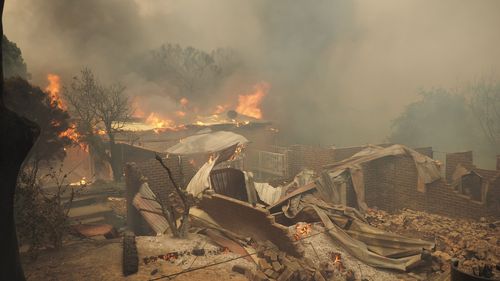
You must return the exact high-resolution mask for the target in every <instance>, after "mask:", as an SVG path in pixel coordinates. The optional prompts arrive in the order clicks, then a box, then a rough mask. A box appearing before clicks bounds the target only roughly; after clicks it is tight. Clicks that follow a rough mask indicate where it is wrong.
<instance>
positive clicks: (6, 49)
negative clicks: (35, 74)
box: [2, 35, 29, 79]
mask: <svg viewBox="0 0 500 281" xmlns="http://www.w3.org/2000/svg"><path fill="white" fill-rule="evenodd" d="M2 51H3V75H4V78H9V77H17V76H19V77H21V78H24V79H28V78H29V74H28V70H27V67H26V63H25V62H24V59H23V56H22V54H21V50H20V49H19V48H18V47H17V45H16V44H15V43H14V42H12V41H9V39H7V37H6V36H5V35H4V36H3V40H2Z"/></svg>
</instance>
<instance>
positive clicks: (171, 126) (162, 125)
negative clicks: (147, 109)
mask: <svg viewBox="0 0 500 281" xmlns="http://www.w3.org/2000/svg"><path fill="white" fill-rule="evenodd" d="M146 124H148V125H151V126H153V131H154V132H155V133H157V134H158V133H160V132H162V131H165V130H174V131H177V130H179V129H181V128H183V127H182V126H176V125H175V122H174V121H173V120H171V119H167V118H162V117H160V116H159V115H158V114H157V113H155V112H152V113H151V114H149V116H148V118H146Z"/></svg>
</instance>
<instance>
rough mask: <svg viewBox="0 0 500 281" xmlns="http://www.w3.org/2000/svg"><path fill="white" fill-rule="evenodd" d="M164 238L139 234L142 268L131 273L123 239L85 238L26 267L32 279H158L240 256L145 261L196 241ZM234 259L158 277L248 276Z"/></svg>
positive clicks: (240, 280)
mask: <svg viewBox="0 0 500 281" xmlns="http://www.w3.org/2000/svg"><path fill="white" fill-rule="evenodd" d="M164 238H165V239H162V240H161V241H160V242H158V241H156V242H155V241H151V239H153V240H157V239H156V237H152V238H148V237H138V238H137V245H138V251H139V272H138V273H137V274H134V275H131V276H128V277H124V276H123V275H122V244H121V239H113V240H101V241H90V240H85V241H79V242H73V243H71V244H69V245H66V246H65V247H64V248H63V249H61V250H58V251H55V250H47V251H45V252H43V253H42V254H41V256H40V257H39V258H38V259H37V260H36V261H34V262H32V261H29V260H27V259H24V270H25V274H26V277H27V280H29V281H35V280H40V281H42V280H43V281H56V280H57V281H79V280H82V281H83V280H86V281H88V280H91V281H92V280H96V281H107V280H109V281H111V280H155V278H160V277H161V276H162V275H168V274H173V273H177V272H180V271H182V270H183V269H186V268H189V267H191V268H194V267H200V266H203V265H205V264H208V263H213V262H217V261H221V260H225V259H231V258H234V257H237V256H236V255H234V254H232V253H224V254H221V255H219V256H217V257H198V258H196V260H195V257H194V256H187V257H185V258H181V259H179V260H178V261H176V262H173V263H171V262H167V261H163V260H160V261H156V262H152V263H149V264H147V265H145V264H144V262H143V258H144V257H147V256H151V255H159V254H162V253H163V254H166V253H167V252H170V251H174V250H177V251H182V250H184V249H188V248H189V249H191V247H192V246H193V244H192V243H193V241H189V242H187V243H183V242H179V241H175V239H172V238H168V237H164ZM194 241H196V242H198V243H199V242H203V241H202V240H200V239H194ZM196 242H194V243H196ZM162 245H166V246H162ZM202 245H203V244H202ZM174 248H175V249H174ZM204 248H207V249H209V248H216V246H214V245H209V244H206V245H205V247H204ZM193 261H194V262H193ZM235 263H236V262H232V263H226V264H222V265H218V266H214V267H210V268H206V269H202V270H198V271H193V272H190V273H186V274H183V275H179V276H177V277H175V278H171V279H168V278H163V279H157V280H177V281H189V280H193V281H198V280H199V281H202V280H208V281H212V280H213V281H220V280H234V281H244V280H246V278H245V277H244V276H243V275H240V274H238V273H234V272H232V271H231V268H232V265H234V264H235ZM237 263H239V264H242V263H245V261H243V262H241V261H238V262H237ZM152 273H154V274H152Z"/></svg>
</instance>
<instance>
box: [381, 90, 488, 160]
mask: <svg viewBox="0 0 500 281" xmlns="http://www.w3.org/2000/svg"><path fill="white" fill-rule="evenodd" d="M420 97H421V99H420V100H419V101H416V102H414V103H411V104H409V105H408V106H407V107H406V109H405V110H404V112H403V113H402V114H401V115H400V116H399V117H398V118H397V119H395V120H394V121H393V125H392V132H391V135H390V136H389V141H390V142H394V143H403V144H406V145H409V146H413V147H419V146H433V147H435V148H437V149H441V150H445V151H457V150H463V149H472V147H474V146H477V145H478V143H480V142H481V140H478V139H477V138H478V136H477V134H476V133H477V128H478V124H477V121H476V120H475V118H474V116H473V115H472V111H471V110H470V106H469V104H468V102H467V100H466V98H465V97H464V96H463V95H461V94H459V93H457V92H452V91H450V90H446V89H439V88H438V89H431V90H426V91H422V92H421V93H420ZM479 138H482V136H480V137H479Z"/></svg>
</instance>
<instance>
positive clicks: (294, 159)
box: [288, 145, 335, 177]
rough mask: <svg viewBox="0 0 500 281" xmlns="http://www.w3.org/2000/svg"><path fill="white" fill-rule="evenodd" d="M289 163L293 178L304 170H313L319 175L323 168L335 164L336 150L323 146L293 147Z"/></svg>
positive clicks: (291, 147)
mask: <svg viewBox="0 0 500 281" xmlns="http://www.w3.org/2000/svg"><path fill="white" fill-rule="evenodd" d="M288 161H289V169H290V175H291V176H292V177H293V176H295V175H296V174H297V173H299V172H300V171H301V170H303V169H304V168H308V169H312V170H314V171H315V172H316V173H318V174H319V173H321V171H322V169H323V166H325V165H327V164H331V163H333V162H335V158H334V149H333V148H327V147H321V146H309V145H291V146H290V147H289V156H288Z"/></svg>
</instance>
